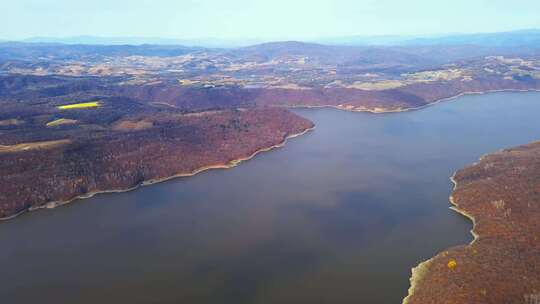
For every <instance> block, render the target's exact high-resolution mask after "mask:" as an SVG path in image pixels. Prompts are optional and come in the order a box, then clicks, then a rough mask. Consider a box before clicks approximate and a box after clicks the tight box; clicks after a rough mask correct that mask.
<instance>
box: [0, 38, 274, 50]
mask: <svg viewBox="0 0 540 304" xmlns="http://www.w3.org/2000/svg"><path fill="white" fill-rule="evenodd" d="M0 42H2V40H0ZM21 42H26V43H62V44H87V45H145V44H150V45H183V46H201V47H207V48H233V47H243V46H248V45H254V44H259V43H263V42H264V41H263V40H256V39H244V40H227V39H213V38H207V39H174V38H159V37H98V36H75V37H65V38H53V37H33V38H28V39H24V40H21Z"/></svg>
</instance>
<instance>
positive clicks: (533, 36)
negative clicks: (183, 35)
mask: <svg viewBox="0 0 540 304" xmlns="http://www.w3.org/2000/svg"><path fill="white" fill-rule="evenodd" d="M0 42H6V41H5V40H4V39H0ZM19 42H26V43H62V44H85V45H146V44H149V45H183V46H198V47H206V48H237V47H245V46H250V45H256V44H261V43H266V42H271V41H268V40H263V39H235V40H228V39H215V38H206V39H174V38H159V37H98V36H75V37H64V38H54V37H33V38H28V39H24V40H20V41H19ZM306 42H313V43H321V44H329V45H350V46H437V45H481V46H484V47H502V46H504V47H519V46H527V47H534V48H540V30H539V29H531V30H520V31H512V32H498V33H477V34H448V35H432V36H397V35H386V36H343V37H328V38H320V39H311V40H306Z"/></svg>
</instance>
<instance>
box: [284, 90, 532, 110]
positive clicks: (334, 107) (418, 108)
mask: <svg viewBox="0 0 540 304" xmlns="http://www.w3.org/2000/svg"><path fill="white" fill-rule="evenodd" d="M502 92H510V93H511V92H515V93H519V92H523V93H525V92H540V89H528V90H518V89H501V90H487V91H481V92H464V93H459V94H457V95H455V96H451V97H445V98H441V99H438V100H436V101H434V102H430V103H427V104H425V105H422V106H419V107H412V108H397V109H393V110H388V109H385V110H372V109H368V108H363V109H358V108H351V109H348V108H346V107H345V106H340V105H315V106H313V105H292V106H288V105H277V107H285V108H289V109H318V108H332V109H337V110H342V111H347V112H360V113H371V114H392V113H403V112H410V111H417V110H422V109H425V108H428V107H431V106H434V105H437V104H439V103H442V102H446V101H452V100H454V99H457V98H459V97H462V96H468V95H484V94H491V93H502ZM381 109H382V108H381Z"/></svg>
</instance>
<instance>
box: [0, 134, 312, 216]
mask: <svg viewBox="0 0 540 304" xmlns="http://www.w3.org/2000/svg"><path fill="white" fill-rule="evenodd" d="M313 130H315V126H313V127H311V128H307V129H305V130H304V131H302V132H299V133H294V134H290V135H287V136H286V137H285V138H284V139H283V140H282V141H281V142H280V143H278V144H275V145H273V146H271V147H265V148H261V149H258V150H257V151H255V152H253V153H252V154H250V155H248V156H246V157H241V158H237V159H233V160H231V161H229V162H228V163H226V164H218V165H208V166H203V167H200V168H197V169H195V170H193V171H191V172H189V173H180V174H176V175H173V176H168V177H164V178H159V179H150V180H145V181H143V182H141V183H140V184H138V185H135V186H133V187H131V188H126V189H111V190H99V191H94V192H89V193H85V194H82V195H78V196H76V197H73V198H71V199H69V200H66V201H54V202H47V203H45V204H43V205H40V206H33V207H30V208H28V209H26V210H23V211H20V212H18V213H16V214H13V215H10V216H6V217H0V222H3V221H8V220H12V219H14V218H16V217H18V216H20V215H22V214H25V213H29V212H32V211H37V210H41V209H54V208H56V207H60V206H63V205H67V204H70V203H72V202H74V201H77V200H84V199H88V198H92V197H94V196H95V195H98V194H105V193H124V192H130V191H133V190H136V189H138V188H140V187H144V186H150V185H153V184H157V183H161V182H165V181H169V180H172V179H175V178H181V177H190V176H194V175H196V174H199V173H201V172H204V171H207V170H213V169H231V168H234V167H236V166H238V165H239V164H241V163H242V162H245V161H248V160H250V159H252V158H254V157H255V156H257V155H258V154H259V153H262V152H268V151H271V150H274V149H277V148H281V147H283V146H285V144H286V143H287V141H288V140H289V139H293V138H295V137H299V136H302V135H304V134H306V133H308V132H310V131H313Z"/></svg>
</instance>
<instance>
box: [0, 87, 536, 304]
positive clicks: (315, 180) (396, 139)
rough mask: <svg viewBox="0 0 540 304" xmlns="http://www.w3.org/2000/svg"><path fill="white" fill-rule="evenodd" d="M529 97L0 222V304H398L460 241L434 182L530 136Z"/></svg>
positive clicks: (327, 121)
mask: <svg viewBox="0 0 540 304" xmlns="http://www.w3.org/2000/svg"><path fill="white" fill-rule="evenodd" d="M539 101H540V93H497V94H489V95H483V96H468V97H462V98H459V99H458V100H456V101H453V102H447V103H443V104H440V105H437V106H434V107H430V108H427V109H424V110H421V111H415V112H408V113H400V114H385V115H373V114H367V113H348V112H342V111H338V110H330V109H318V110H317V109H306V110H295V112H297V113H298V114H300V115H303V116H305V117H307V118H309V119H311V120H313V121H314V122H315V123H316V125H317V129H316V130H315V131H314V132H311V133H308V134H307V135H305V136H302V137H299V138H296V139H294V140H291V141H289V143H288V144H287V145H286V146H285V147H284V148H282V149H279V150H275V151H273V152H270V153H264V154H260V155H258V156H257V157H256V158H255V159H254V160H252V161H248V162H246V163H244V164H242V165H240V166H239V167H237V168H234V169H231V170H215V171H209V172H205V173H202V174H199V175H197V176H194V177H191V178H182V179H176V180H173V181H169V182H166V183H162V184H158V185H153V186H151V187H144V188H141V189H139V190H137V191H134V192H129V193H123V194H106V195H98V196H96V197H94V198H92V199H88V200H85V201H79V202H77V203H74V204H70V205H67V206H64V207H61V208H58V209H55V210H54V211H39V212H34V213H31V214H28V215H24V216H22V217H19V218H17V219H15V220H13V221H9V222H5V223H2V224H0V244H2V246H1V249H0V270H1V273H2V275H1V276H0V298H2V303H39V302H43V301H44V300H47V301H45V302H51V301H53V302H54V303H115V304H116V303H233V304H241V303H295V304H296V303H361V302H363V303H400V302H401V299H402V298H403V297H404V296H405V295H406V293H407V288H408V286H409V275H410V269H411V267H413V266H415V265H416V264H417V263H418V262H420V261H422V260H425V259H427V258H429V257H431V256H432V255H434V254H435V253H436V252H438V251H440V250H442V249H444V248H446V247H449V246H453V245H457V244H464V243H467V242H469V241H470V240H471V236H470V234H469V232H468V230H469V229H470V228H471V225H470V223H469V222H468V221H467V220H466V219H465V218H463V217H462V216H460V215H457V214H455V213H453V212H451V211H450V210H449V209H448V208H447V207H448V196H449V194H450V191H451V183H450V181H449V179H448V178H449V177H450V176H451V175H452V173H453V172H454V171H455V170H457V169H459V168H460V167H462V166H464V165H466V164H469V163H471V162H474V161H475V160H477V159H478V158H479V157H480V156H481V155H482V154H485V153H487V152H491V151H494V150H497V149H500V148H503V147H507V146H512V145H518V144H522V143H526V142H529V141H532V140H534V139H537V138H540V121H539V120H538V113H539V112H540V102H539Z"/></svg>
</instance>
